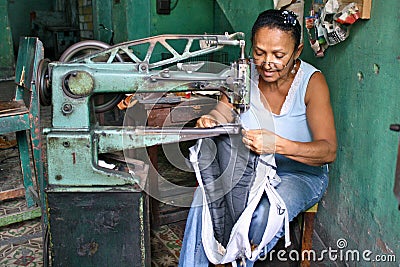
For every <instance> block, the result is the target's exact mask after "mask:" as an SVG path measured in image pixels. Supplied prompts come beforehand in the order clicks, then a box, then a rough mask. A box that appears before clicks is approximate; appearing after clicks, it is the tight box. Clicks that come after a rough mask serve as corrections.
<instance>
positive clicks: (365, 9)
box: [339, 0, 372, 19]
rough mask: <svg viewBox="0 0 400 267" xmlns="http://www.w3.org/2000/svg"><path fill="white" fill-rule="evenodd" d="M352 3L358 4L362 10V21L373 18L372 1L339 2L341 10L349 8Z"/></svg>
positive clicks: (345, 0)
mask: <svg viewBox="0 0 400 267" xmlns="http://www.w3.org/2000/svg"><path fill="white" fill-rule="evenodd" d="M350 3H356V4H357V6H358V8H359V9H360V13H361V16H360V18H361V19H370V18H371V5H372V0H339V10H341V9H342V8H343V7H345V6H347V5H348V4H350Z"/></svg>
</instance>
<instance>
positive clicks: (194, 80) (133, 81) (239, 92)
mask: <svg viewBox="0 0 400 267" xmlns="http://www.w3.org/2000/svg"><path fill="white" fill-rule="evenodd" d="M177 40H180V41H183V42H185V45H184V49H183V51H182V49H181V51H180V52H178V50H179V49H177V48H174V47H173V42H172V41H177ZM92 42H93V41H92ZM95 44H96V42H95V43H94V44H93V43H90V42H89V43H87V47H90V46H91V45H92V46H93V45H95ZM224 46H237V47H239V51H240V52H239V57H238V59H237V61H235V62H233V63H232V64H231V65H230V66H226V67H225V68H224V69H222V70H221V71H219V72H218V73H205V72H201V71H200V70H199V69H200V68H199V66H200V65H201V63H198V64H197V65H196V64H193V63H181V61H183V60H185V59H189V58H192V57H196V56H199V55H204V54H208V53H212V52H215V51H218V50H221V49H222V48H223V47H224ZM143 47H147V50H146V49H145V50H144V51H143ZM159 47H162V49H164V50H165V51H168V52H169V54H170V56H171V57H170V58H167V59H157V58H156V57H157V53H156V52H155V51H156V50H157V49H158V48H159ZM83 48H85V45H83V46H82V45H81V46H79V45H78V46H76V48H75V50H76V51H81V50H83ZM244 51H245V41H244V35H243V33H234V34H231V35H229V34H225V35H161V36H155V37H150V38H145V39H140V40H135V41H129V42H125V43H121V44H118V45H115V46H112V47H109V48H101V49H100V50H99V51H98V52H95V53H92V54H88V55H84V56H81V57H78V58H75V59H72V58H70V59H69V60H68V62H48V61H47V62H43V63H42V64H40V65H41V66H40V69H39V79H38V80H39V81H38V82H39V85H40V86H39V87H40V92H41V102H42V104H43V103H46V104H50V103H51V104H52V105H53V121H52V122H53V127H54V128H81V129H84V128H90V127H91V125H93V122H94V115H93V113H94V112H93V103H92V102H93V101H91V99H92V97H93V96H94V95H101V94H114V95H116V96H117V99H112V101H110V102H112V103H106V104H109V105H108V106H107V105H105V106H106V107H105V108H104V107H103V108H102V109H101V110H100V112H103V111H105V110H107V108H113V107H114V106H115V105H116V103H118V101H119V100H120V99H121V96H122V97H123V96H125V95H126V94H138V95H139V94H140V93H142V94H147V93H149V94H150V93H166V92H170V93H172V92H182V91H215V90H218V91H220V92H221V93H222V94H225V95H226V96H227V97H228V99H229V101H230V102H231V103H232V104H233V106H234V107H235V110H236V111H237V114H240V113H241V112H244V111H245V110H247V108H248V106H249V101H250V96H249V93H250V68H249V64H248V62H247V61H246V59H245V56H244ZM69 52H70V53H71V52H72V53H73V52H74V50H73V49H72V50H70V51H69ZM140 55H142V56H140ZM64 59H65V57H64ZM172 64H176V66H175V67H171V66H172ZM166 66H168V67H169V68H168V67H166ZM200 67H201V66H200ZM160 68H163V69H161V70H160ZM50 98H51V100H50ZM115 100H117V101H115ZM95 108H96V107H95ZM96 111H98V110H96Z"/></svg>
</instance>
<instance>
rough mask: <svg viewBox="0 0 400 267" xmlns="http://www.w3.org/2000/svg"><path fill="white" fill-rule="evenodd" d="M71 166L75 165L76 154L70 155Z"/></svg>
mask: <svg viewBox="0 0 400 267" xmlns="http://www.w3.org/2000/svg"><path fill="white" fill-rule="evenodd" d="M72 164H76V154H75V152H73V153H72Z"/></svg>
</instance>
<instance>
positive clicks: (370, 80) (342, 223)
mask: <svg viewBox="0 0 400 267" xmlns="http://www.w3.org/2000/svg"><path fill="white" fill-rule="evenodd" d="M307 2H308V3H307V5H309V3H310V0H307ZM307 5H306V7H305V10H309V6H307ZM399 18H400V1H398V0H391V1H386V2H384V3H380V1H372V12H371V19H370V20H362V21H357V22H356V23H355V24H354V25H353V26H352V27H351V30H350V36H349V38H348V39H347V40H345V41H344V42H343V43H340V44H338V45H336V46H332V47H329V48H328V50H327V51H326V55H325V57H324V58H322V59H320V58H315V57H314V56H313V54H312V52H311V49H310V47H309V45H308V44H306V48H305V51H304V53H303V59H305V60H307V61H309V62H311V63H313V64H314V65H315V66H317V67H318V68H320V69H321V70H322V71H323V73H324V74H325V76H326V79H327V82H328V84H329V87H330V91H331V101H332V105H333V109H334V114H335V121H336V127H337V135H338V142H339V146H338V153H337V160H336V162H335V163H333V164H332V166H331V175H330V177H331V178H330V185H329V188H328V193H327V195H326V196H325V197H324V199H323V202H322V205H320V209H319V211H318V215H317V216H318V223H317V231H318V232H319V233H320V235H321V236H322V239H323V241H324V242H325V243H326V245H328V246H331V247H332V248H337V247H336V240H338V239H339V238H345V239H346V240H347V242H348V244H349V247H348V248H349V249H359V250H371V251H372V252H373V255H377V254H390V253H395V254H397V258H398V259H397V262H400V242H399V240H400V232H399V226H400V211H399V210H398V209H397V202H396V200H395V197H394V195H393V193H392V192H393V184H394V172H395V166H396V165H395V164H396V157H397V145H398V141H399V136H398V134H397V133H395V132H391V131H390V130H389V125H390V124H391V123H399V122H400V88H399V75H400V46H399V45H398V39H399V37H400V23H399ZM374 66H379V72H377V71H376V67H374ZM359 73H362V76H363V79H362V80H359V75H358V74H359ZM354 265H356V264H355V263H354V262H353V263H350V266H354ZM359 266H372V265H369V264H366V263H365V262H364V263H363V264H361V265H359ZM376 266H383V265H379V264H378V265H376ZM384 266H397V265H390V264H388V265H384Z"/></svg>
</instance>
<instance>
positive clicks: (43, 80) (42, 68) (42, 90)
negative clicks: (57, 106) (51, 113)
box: [36, 58, 51, 106]
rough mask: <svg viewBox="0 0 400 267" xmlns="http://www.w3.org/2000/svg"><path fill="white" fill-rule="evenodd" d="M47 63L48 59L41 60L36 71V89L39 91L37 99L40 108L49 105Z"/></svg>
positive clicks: (49, 91)
mask: <svg viewBox="0 0 400 267" xmlns="http://www.w3.org/2000/svg"><path fill="white" fill-rule="evenodd" d="M49 63H50V60H49V59H48V58H44V59H42V60H41V61H40V62H39V66H38V70H37V77H36V81H37V87H38V88H37V89H38V91H39V99H40V104H41V105H42V106H50V105H51V83H50V77H49V69H48V65H49Z"/></svg>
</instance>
